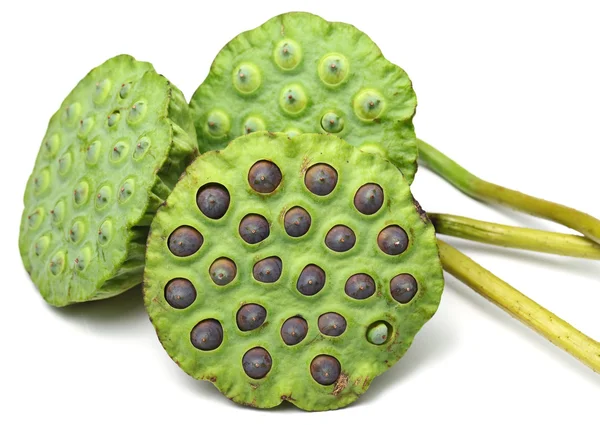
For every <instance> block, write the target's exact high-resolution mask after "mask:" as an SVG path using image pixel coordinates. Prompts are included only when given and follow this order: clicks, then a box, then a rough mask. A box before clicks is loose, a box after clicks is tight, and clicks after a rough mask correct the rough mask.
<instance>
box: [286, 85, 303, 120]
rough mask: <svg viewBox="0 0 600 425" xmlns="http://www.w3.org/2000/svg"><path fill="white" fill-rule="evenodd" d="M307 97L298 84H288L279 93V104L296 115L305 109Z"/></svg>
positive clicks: (289, 112) (287, 111)
mask: <svg viewBox="0 0 600 425" xmlns="http://www.w3.org/2000/svg"><path fill="white" fill-rule="evenodd" d="M307 105H308V97H307V96H306V93H305V91H304V89H303V88H302V86H301V85H300V84H289V85H287V86H285V87H284V88H283V89H282V90H281V93H280V95H279V106H280V107H281V109H282V110H283V111H284V112H286V113H288V114H290V115H297V114H299V113H301V112H302V111H304V109H306V106H307Z"/></svg>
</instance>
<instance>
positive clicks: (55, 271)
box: [48, 251, 65, 276]
mask: <svg viewBox="0 0 600 425" xmlns="http://www.w3.org/2000/svg"><path fill="white" fill-rule="evenodd" d="M48 268H49V270H50V273H51V274H52V275H54V276H57V275H59V274H60V273H62V271H63V270H64V268H65V253H64V251H58V252H57V253H55V254H54V255H53V256H52V258H51V259H50V262H49V263H48Z"/></svg>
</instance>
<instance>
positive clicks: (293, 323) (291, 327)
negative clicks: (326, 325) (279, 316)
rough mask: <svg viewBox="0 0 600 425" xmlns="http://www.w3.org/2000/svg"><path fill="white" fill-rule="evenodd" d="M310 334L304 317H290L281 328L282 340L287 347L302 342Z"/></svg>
mask: <svg viewBox="0 0 600 425" xmlns="http://www.w3.org/2000/svg"><path fill="white" fill-rule="evenodd" d="M306 334H308V323H307V322H306V320H304V319H303V318H302V317H290V318H289V319H287V320H286V321H285V322H283V326H281V339H283V342H285V344H286V345H296V344H299V343H300V342H302V340H303V339H304V338H306Z"/></svg>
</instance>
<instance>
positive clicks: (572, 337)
mask: <svg viewBox="0 0 600 425" xmlns="http://www.w3.org/2000/svg"><path fill="white" fill-rule="evenodd" d="M438 246H439V249H440V259H441V260H442V265H443V267H444V270H446V271H447V272H448V273H450V274H451V275H452V276H454V277H456V278H457V279H459V280H460V281H462V282H463V283H465V284H466V285H467V286H469V287H470V288H471V289H473V290H474V291H475V292H477V293H478V294H480V295H482V296H483V297H485V298H487V299H488V300H489V301H491V302H492V303H494V304H496V305H497V306H498V307H500V308H502V309H503V310H504V311H506V312H507V313H509V314H510V315H511V316H513V317H514V318H516V319H518V320H519V321H521V322H522V323H523V324H525V325H527V326H528V327H530V328H531V329H533V330H534V331H536V332H538V333H539V334H540V335H542V336H543V337H545V338H546V339H548V340H549V341H550V342H552V343H553V344H554V345H556V346H558V347H560V348H562V349H563V350H565V351H566V352H567V353H569V354H571V355H572V356H574V357H575V358H577V359H578V360H580V361H581V362H582V363H583V364H585V365H586V366H588V367H590V368H592V370H594V372H597V373H600V344H599V343H598V342H597V341H595V340H593V339H592V338H590V337H588V336H587V335H585V334H583V333H581V332H580V331H578V330H577V329H575V328H574V327H573V326H571V325H570V324H568V323H567V322H565V321H564V320H562V319H561V318H560V317H558V316H556V315H555V314H553V313H552V312H550V311H548V310H546V309H545V308H544V307H542V306H541V305H539V304H537V303H536V302H535V301H533V300H532V299H531V298H528V297H527V296H525V295H523V294H522V293H521V292H519V291H517V290H516V289H515V288H513V287H512V286H510V285H509V284H508V283H506V282H504V281H503V280H501V279H500V278H498V277H497V276H495V275H493V274H492V273H491V272H489V271H488V270H486V269H484V268H483V267H481V266H480V265H479V264H477V263H476V262H474V261H473V260H471V259H470V258H469V257H467V256H466V255H464V254H463V253H461V252H460V251H458V250H456V249H455V248H453V247H451V246H450V245H448V244H446V243H444V242H443V241H438Z"/></svg>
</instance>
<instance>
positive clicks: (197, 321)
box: [144, 132, 443, 410]
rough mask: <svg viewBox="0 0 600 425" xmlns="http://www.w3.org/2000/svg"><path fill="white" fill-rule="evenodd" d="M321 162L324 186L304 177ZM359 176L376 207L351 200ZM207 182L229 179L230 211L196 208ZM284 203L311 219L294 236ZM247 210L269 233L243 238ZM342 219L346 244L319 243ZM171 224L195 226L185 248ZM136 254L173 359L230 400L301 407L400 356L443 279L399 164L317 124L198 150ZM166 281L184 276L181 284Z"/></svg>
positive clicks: (427, 227) (330, 405)
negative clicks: (175, 243)
mask: <svg viewBox="0 0 600 425" xmlns="http://www.w3.org/2000/svg"><path fill="white" fill-rule="evenodd" d="M264 161H268V164H267V165H268V167H264V170H275V169H276V170H277V173H276V175H277V178H276V179H275V180H276V182H277V184H272V185H270V187H269V191H267V192H264V191H263V190H262V186H260V185H256V184H255V181H256V179H254V178H249V175H252V176H254V175H255V174H257V173H256V171H257V169H256V164H265V162H264ZM318 164H322V165H326V166H328V167H331V169H334V170H336V176H337V178H336V185H335V190H333V191H331V192H330V193H329V194H328V195H327V196H321V195H319V194H318V193H313V192H312V191H310V190H308V188H307V186H306V181H307V179H306V178H305V177H306V174H307V173H308V171H309V170H310V169H312V168H314V166H315V165H318ZM275 167H276V168H275ZM261 169H263V168H261ZM259 174H260V173H259ZM264 175H265V180H267V177H268V176H270V175H271V174H270V173H264ZM259 180H260V179H259ZM308 181H311V180H310V179H308ZM365 185H374V186H373V187H377V188H378V190H379V191H380V192H381V194H380V196H381V197H382V199H385V207H382V208H377V209H376V211H373V212H372V213H371V214H364V213H363V212H361V211H360V210H359V208H361V205H362V204H358V206H356V205H355V197H356V193H357V192H358V191H359V190H360V188H362V187H365ZM206 187H224V188H227V191H228V194H229V200H230V202H229V208H228V210H227V213H226V214H224V215H223V216H222V217H221V218H219V219H218V220H215V219H213V218H211V217H209V216H207V215H206V214H203V213H202V211H201V210H200V209H199V207H198V202H197V194H198V191H199V190H200V189H201V188H206ZM369 187H371V186H369ZM299 206H301V207H300V208H298V207H299ZM290 211H301V212H303V213H305V214H306V216H305V218H303V220H305V219H306V218H308V217H310V226H307V227H306V229H303V230H302V232H300V233H302V235H301V236H299V234H298V233H296V232H295V231H290V222H292V223H294V222H296V221H298V220H297V218H296V217H291V218H290V214H289V212H290ZM332 211H334V212H335V214H332ZM248 217H260V218H264V220H266V221H267V222H268V224H269V235H268V237H266V238H263V239H261V240H260V242H257V243H254V244H253V243H248V242H247V241H246V239H245V238H247V236H248V234H249V233H248V232H246V231H240V228H241V227H244V226H240V223H243V222H244V221H245V220H247V218H248ZM249 224H252V223H251V222H250V223H249ZM338 226H343V227H344V228H347V229H350V230H352V232H353V233H352V234H353V235H354V238H353V243H352V246H345V245H344V247H343V248H344V249H340V250H338V249H332V248H331V247H330V246H328V244H327V242H326V236H327V235H328V233H329V232H330V229H332V228H336V227H338ZM390 226H396V227H393V228H392V229H394V230H397V229H400V228H402V229H403V230H404V231H405V232H406V235H407V238H408V240H409V243H408V244H406V246H405V249H404V251H403V252H402V253H398V254H395V255H389V254H388V253H386V252H384V251H382V249H381V248H380V246H379V241H378V238H379V235H380V234H381V232H382V231H383V230H384V229H386V228H390ZM247 227H248V228H252V226H250V225H248V226H247ZM181 228H190V229H196V230H197V232H198V233H199V234H202V236H203V243H202V245H199V246H198V250H197V251H196V252H194V253H193V254H192V255H190V256H187V257H183V256H178V255H177V253H173V252H172V251H171V250H170V247H169V245H168V244H167V243H166V241H168V240H169V237H170V235H172V234H173V233H174V232H175V231H176V230H177V229H181ZM342 233H343V232H342ZM392 236H393V235H392ZM388 239H389V238H388ZM386 240H387V239H386ZM342 244H343V242H342ZM392 245H393V241H392ZM334 248H337V245H334ZM366 258H368V261H365V259H366ZM146 259H147V261H146V270H145V279H144V302H145V306H146V309H147V311H148V313H149V315H150V317H151V319H152V323H153V324H154V326H155V328H156V331H157V334H158V337H159V339H160V341H161V343H162V345H163V346H164V348H165V349H166V351H167V352H168V353H169V355H170V356H171V357H172V358H173V359H174V360H175V362H176V363H177V364H178V365H179V366H180V367H181V368H182V369H183V370H184V371H185V372H187V373H188V374H190V375H191V376H194V377H195V378H197V379H205V380H209V381H211V382H213V383H214V384H215V385H216V386H217V388H219V390H220V391H221V392H223V394H225V395H226V396H227V397H229V398H231V399H233V400H234V401H235V402H237V403H241V404H246V405H252V406H255V407H260V408H268V407H273V406H276V405H278V404H280V403H281V402H282V401H283V400H287V401H290V402H291V403H294V404H295V405H297V406H298V407H300V408H301V409H305V410H327V409H335V408H339V407H342V406H345V405H347V404H349V403H351V402H353V401H354V400H355V399H356V398H357V397H358V396H359V395H360V394H362V393H363V392H365V391H366V390H367V388H368V387H369V384H370V383H371V381H372V379H373V378H374V377H376V376H377V375H379V374H381V373H383V372H384V371H386V370H388V369H389V367H390V366H392V365H393V364H394V362H396V361H397V360H398V359H399V358H400V357H402V355H403V354H404V353H405V351H406V350H407V349H408V347H409V346H410V344H411V342H412V340H413V337H414V336H415V333H416V332H418V330H419V329H420V328H421V326H423V324H424V323H425V322H426V321H427V320H428V319H429V318H430V317H431V316H432V315H433V314H434V313H435V311H436V309H437V306H438V304H439V301H440V297H441V293H442V289H443V276H442V269H441V265H440V262H439V258H438V253H437V244H436V238H435V231H434V229H433V226H432V225H431V224H430V223H429V221H424V220H423V219H422V217H421V215H420V214H419V211H418V210H417V208H416V207H415V203H414V202H413V198H412V195H411V192H410V189H409V186H408V184H407V182H406V181H405V180H404V179H403V178H402V174H401V173H400V172H399V171H398V169H397V168H395V167H394V166H393V165H392V164H391V163H389V162H388V161H386V160H384V159H383V158H381V157H380V156H378V155H373V154H370V153H366V152H362V151H360V150H359V149H357V148H355V147H353V146H351V145H350V144H348V143H345V142H344V141H343V140H341V139H339V138H338V137H336V136H333V135H325V134H321V135H319V134H301V135H298V136H296V137H294V138H293V139H289V138H288V137H287V135H286V134H285V133H268V132H261V133H253V134H251V135H247V136H241V137H239V138H238V139H235V140H234V141H232V142H231V143H230V144H229V145H228V146H227V147H226V148H225V149H223V150H221V151H212V152H208V153H206V154H204V155H202V156H200V157H199V158H198V159H197V160H196V161H195V162H194V163H193V164H192V165H190V166H189V167H188V168H187V170H186V174H185V175H184V176H183V177H182V178H181V180H180V181H179V183H178V184H177V186H176V187H175V189H174V190H173V192H172V193H171V195H170V196H169V198H168V199H167V202H166V203H165V204H164V205H163V206H162V207H161V208H160V209H159V210H158V213H157V215H156V217H155V219H154V221H153V223H152V227H151V234H150V237H149V239H148V250H147V253H146ZM409 276H410V277H411V278H412V279H414V282H413V281H412V280H410V278H409ZM409 280H410V282H409ZM173 282H184V284H183V285H182V284H181V283H179V285H180V286H184V289H185V291H183V290H181V289H179V288H178V287H177V286H175V287H173ZM187 282H190V283H191V284H192V285H193V290H192V288H190V287H188V284H187ZM410 283H412V284H410ZM172 287H173V288H172ZM175 289H177V290H178V291H179V292H177V293H175ZM180 292H181V294H180ZM177 297H178V298H177ZM182 307H183V308H182ZM357 352H360V356H358V355H356V353H357Z"/></svg>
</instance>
